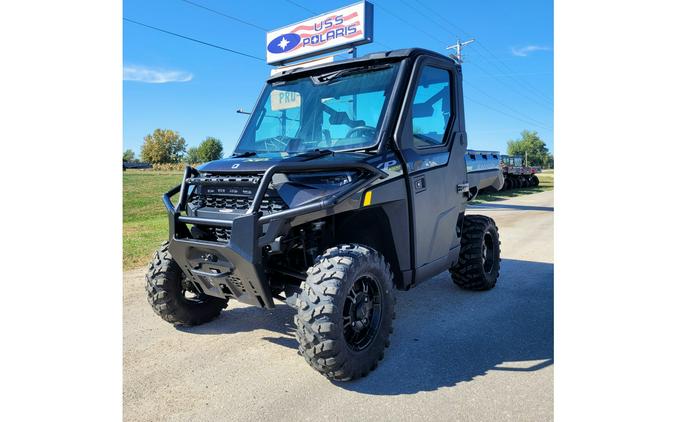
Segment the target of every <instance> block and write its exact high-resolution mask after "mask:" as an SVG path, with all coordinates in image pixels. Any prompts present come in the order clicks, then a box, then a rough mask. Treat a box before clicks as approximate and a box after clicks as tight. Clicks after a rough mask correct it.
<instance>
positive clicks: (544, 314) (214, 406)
mask: <svg viewBox="0 0 675 422" xmlns="http://www.w3.org/2000/svg"><path fill="white" fill-rule="evenodd" d="M469 212H470V213H475V214H486V215H490V216H491V217H493V218H494V219H495V220H496V221H497V224H498V226H499V229H500V235H501V241H502V271H501V276H500V279H499V281H498V283H497V286H496V287H495V289H493V290H491V291H489V292H479V293H476V292H466V291H462V290H460V289H459V288H457V287H456V286H455V285H454V284H453V283H452V281H451V279H450V276H449V274H448V273H444V274H440V275H438V276H436V277H434V278H433V279H432V280H430V281H428V282H426V283H423V284H421V285H420V286H419V287H416V288H415V289H412V290H411V291H409V292H398V305H397V316H398V317H397V319H396V320H395V329H394V334H393V335H392V341H391V347H390V348H389V349H387V352H386V353H385V358H384V360H383V361H382V362H381V364H380V366H379V367H378V369H377V370H376V371H375V372H373V373H371V374H370V375H369V376H368V377H367V378H365V379H361V380H358V381H356V382H350V383H332V382H330V381H328V380H327V379H325V378H323V377H322V376H321V375H319V374H318V373H316V372H314V371H313V370H312V369H311V368H310V367H309V366H308V365H307V364H306V363H305V361H304V359H302V358H301V357H300V356H299V355H298V354H297V352H296V349H297V342H296V341H295V338H294V336H293V314H294V311H293V309H291V308H289V307H287V306H285V305H280V306H278V307H277V309H275V310H273V311H268V310H262V309H258V308H253V307H249V306H244V305H241V304H239V303H237V302H230V306H229V308H228V309H227V310H226V311H225V312H223V313H222V314H221V316H220V317H219V318H218V319H216V320H215V321H213V322H211V323H208V324H205V325H202V326H199V327H192V328H174V327H173V326H171V325H169V324H167V323H165V322H164V321H162V320H160V319H159V317H157V316H156V315H155V314H154V313H153V312H152V310H151V309H150V306H149V305H148V303H147V301H146V299H145V290H144V279H143V274H144V269H139V270H134V271H129V272H126V273H125V274H124V392H123V396H124V419H125V420H129V421H132V420H133V421H146V420H147V421H150V420H162V421H164V420H180V421H182V420H190V421H201V420H204V421H206V420H224V419H227V420H230V421H239V420H241V421H250V420H275V421H276V420H289V421H304V420H312V421H317V420H330V421H334V420H355V419H359V420H387V421H391V420H461V421H506V420H514V421H547V420H552V419H553V192H552V191H547V192H542V193H537V194H532V195H527V196H522V197H518V198H514V199H510V200H507V201H502V202H499V203H489V204H484V205H478V206H475V207H472V208H471V210H470V211H469Z"/></svg>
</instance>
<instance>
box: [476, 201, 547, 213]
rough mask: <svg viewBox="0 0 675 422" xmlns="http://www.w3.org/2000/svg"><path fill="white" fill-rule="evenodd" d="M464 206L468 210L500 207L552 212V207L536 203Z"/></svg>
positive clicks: (496, 208)
mask: <svg viewBox="0 0 675 422" xmlns="http://www.w3.org/2000/svg"><path fill="white" fill-rule="evenodd" d="M466 208H467V209H470V210H480V209H495V210H498V209H500V208H504V209H511V210H521V211H551V212H553V207H540V206H536V205H513V204H499V203H491V204H475V205H469V206H467V207H466Z"/></svg>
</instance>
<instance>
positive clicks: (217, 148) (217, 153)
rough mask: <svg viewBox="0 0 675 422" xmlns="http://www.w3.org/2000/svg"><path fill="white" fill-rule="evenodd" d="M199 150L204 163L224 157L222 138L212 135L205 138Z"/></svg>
mask: <svg viewBox="0 0 675 422" xmlns="http://www.w3.org/2000/svg"><path fill="white" fill-rule="evenodd" d="M197 150H198V156H199V158H200V161H201V162H202V163H206V162H209V161H213V160H220V159H221V158H223V144H222V143H221V142H220V139H216V138H213V137H211V136H209V137H208V138H206V139H204V140H203V141H202V143H201V144H199V147H198V148H197Z"/></svg>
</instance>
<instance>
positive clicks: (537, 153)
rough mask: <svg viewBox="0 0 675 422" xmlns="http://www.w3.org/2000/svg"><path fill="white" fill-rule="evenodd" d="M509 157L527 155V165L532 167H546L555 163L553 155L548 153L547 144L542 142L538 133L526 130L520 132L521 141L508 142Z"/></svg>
mask: <svg viewBox="0 0 675 422" xmlns="http://www.w3.org/2000/svg"><path fill="white" fill-rule="evenodd" d="M507 150H508V154H509V155H522V156H523V158H524V157H525V153H527V164H528V165H530V166H542V167H546V166H547V165H549V164H552V163H553V159H552V157H551V155H550V154H549V153H548V148H546V143H545V142H544V141H542V140H541V138H540V137H539V134H538V133H537V132H536V131H530V130H524V131H522V132H520V139H516V140H510V141H508V142H507Z"/></svg>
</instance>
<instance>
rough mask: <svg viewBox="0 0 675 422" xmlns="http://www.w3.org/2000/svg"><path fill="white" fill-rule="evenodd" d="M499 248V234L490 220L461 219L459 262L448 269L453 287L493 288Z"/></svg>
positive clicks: (497, 274) (498, 260)
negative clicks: (453, 283) (462, 222)
mask: <svg viewBox="0 0 675 422" xmlns="http://www.w3.org/2000/svg"><path fill="white" fill-rule="evenodd" d="M499 245H500V242H499V231H498V229H497V225H496V224H495V221H494V220H493V219H491V218H490V217H486V216H483V215H467V216H465V217H464V224H463V229H462V239H461V246H460V250H459V262H458V263H457V264H456V265H455V266H454V267H452V268H451V269H450V273H451V274H452V280H453V281H454V282H455V284H457V285H458V286H459V287H461V288H463V289H467V290H489V289H491V288H493V287H494V286H495V284H496V283H497V278H498V277H499V262H500V261H501V258H500V252H501V251H500V247H499Z"/></svg>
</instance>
